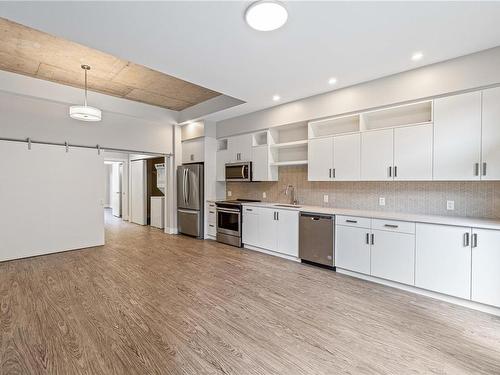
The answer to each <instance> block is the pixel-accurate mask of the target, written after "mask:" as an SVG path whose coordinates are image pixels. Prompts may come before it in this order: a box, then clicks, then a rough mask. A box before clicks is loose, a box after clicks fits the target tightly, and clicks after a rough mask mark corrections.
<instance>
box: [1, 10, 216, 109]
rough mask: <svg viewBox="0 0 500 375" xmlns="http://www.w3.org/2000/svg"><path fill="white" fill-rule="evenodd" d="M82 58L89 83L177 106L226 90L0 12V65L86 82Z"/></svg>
mask: <svg viewBox="0 0 500 375" xmlns="http://www.w3.org/2000/svg"><path fill="white" fill-rule="evenodd" d="M82 64H87V65H90V66H91V67H92V74H91V75H89V78H88V88H89V90H91V91H96V92H100V93H103V94H108V95H112V96H117V97H119V98H125V99H130V100H135V101H138V102H143V103H147V104H152V105H155V106H159V107H164V108H167V109H171V110H174V111H181V110H183V109H185V108H188V107H191V106H193V105H195V104H199V103H201V102H204V101H206V100H208V99H212V98H214V97H216V96H219V95H221V94H220V93H218V92H216V91H212V90H209V89H207V88H204V87H201V86H198V85H195V84H192V83H190V82H187V81H184V80H182V79H178V78H175V77H172V76H170V75H167V74H164V73H161V72H158V71H156V70H153V69H149V68H147V67H145V66H142V65H139V64H134V63H132V62H130V61H127V60H122V59H119V58H117V57H115V56H112V55H110V54H107V53H104V52H101V51H98V50H95V49H92V48H89V47H85V46H83V45H81V44H78V43H74V42H71V41H68V40H65V39H62V38H58V37H55V36H53V35H50V34H47V33H44V32H41V31H38V30H35V29H32V28H30V27H27V26H23V25H21V24H18V23H15V22H12V21H9V20H7V19H5V18H0V69H2V70H7V71H10V72H15V73H20V74H24V75H27V76H32V77H36V78H40V79H44V80H48V81H52V82H57V83H62V84H65V85H70V86H74V87H79V88H83V87H84V78H83V75H82V74H81V73H82V69H81V67H80V66H81V65H82Z"/></svg>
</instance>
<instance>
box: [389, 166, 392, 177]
mask: <svg viewBox="0 0 500 375" xmlns="http://www.w3.org/2000/svg"><path fill="white" fill-rule="evenodd" d="M389 177H392V167H389Z"/></svg>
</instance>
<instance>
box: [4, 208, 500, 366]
mask: <svg viewBox="0 0 500 375" xmlns="http://www.w3.org/2000/svg"><path fill="white" fill-rule="evenodd" d="M106 237H107V245H106V246H103V247H99V248H91V249H85V250H78V251H72V252H66V253H60V254H52V255H48V256H42V257H38V258H32V259H24V260H17V261H11V262H6V263H2V264H0V333H1V336H0V374H454V375H457V374H500V319H499V318H497V317H494V316H491V315H488V314H484V313H480V312H476V311H472V310H468V309H466V308H462V307H459V306H454V305H450V304H447V303H444V302H440V301H436V300H433V299H430V298H426V297H423V296H417V295H413V294H411V293H407V292H404V291H400V290H396V289H392V288H389V287H385V286H381V285H377V284H372V283H369V282H365V281H362V280H357V279H354V278H351V277H348V276H344V275H339V274H336V273H335V272H332V271H329V270H324V269H320V268H315V267H311V266H306V265H301V264H299V263H295V262H291V261H286V260H282V259H280V258H276V257H272V256H268V255H264V254H260V253H257V252H252V251H248V250H239V249H236V248H234V247H229V246H225V245H222V244H219V243H216V242H213V241H197V240H194V239H190V238H186V237H183V236H169V235H165V234H163V233H162V232H161V231H159V230H157V229H153V228H149V227H141V226H137V225H134V224H128V223H122V222H121V221H119V220H116V219H110V218H109V217H108V218H107V227H106Z"/></svg>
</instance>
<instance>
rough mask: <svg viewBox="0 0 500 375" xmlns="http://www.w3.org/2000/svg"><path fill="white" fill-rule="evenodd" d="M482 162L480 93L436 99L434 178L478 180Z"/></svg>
mask: <svg viewBox="0 0 500 375" xmlns="http://www.w3.org/2000/svg"><path fill="white" fill-rule="evenodd" d="M495 126H496V125H495ZM480 159H481V92H470V93H466V94H461V95H455V96H450V97H446V98H439V99H436V100H434V179H435V180H479V179H480V176H479V175H480V173H479V163H480Z"/></svg>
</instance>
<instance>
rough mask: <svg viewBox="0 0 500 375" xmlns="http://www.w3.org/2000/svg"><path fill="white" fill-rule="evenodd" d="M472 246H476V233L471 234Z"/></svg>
mask: <svg viewBox="0 0 500 375" xmlns="http://www.w3.org/2000/svg"><path fill="white" fill-rule="evenodd" d="M472 247H477V233H474V234H473V235H472Z"/></svg>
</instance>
